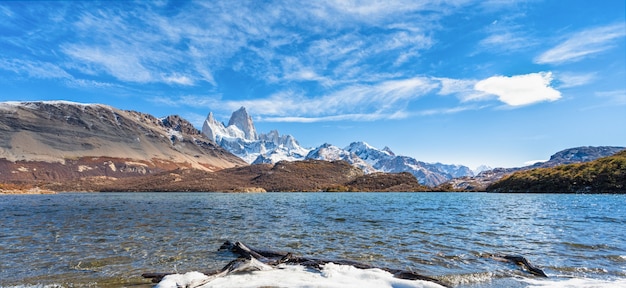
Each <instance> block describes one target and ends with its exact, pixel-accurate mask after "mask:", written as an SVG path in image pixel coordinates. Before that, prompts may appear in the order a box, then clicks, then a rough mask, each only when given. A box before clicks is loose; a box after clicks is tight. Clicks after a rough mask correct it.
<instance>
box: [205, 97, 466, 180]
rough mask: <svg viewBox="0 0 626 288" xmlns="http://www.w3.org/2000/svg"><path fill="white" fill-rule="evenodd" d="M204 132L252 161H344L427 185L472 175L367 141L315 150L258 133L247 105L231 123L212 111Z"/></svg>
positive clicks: (283, 137)
mask: <svg viewBox="0 0 626 288" xmlns="http://www.w3.org/2000/svg"><path fill="white" fill-rule="evenodd" d="M202 133H204V134H205V135H206V136H207V137H208V138H209V139H211V140H213V141H215V142H216V143H217V144H218V145H220V146H221V147H223V148H224V149H226V150H228V151H229V152H231V153H233V154H235V155H237V156H238V157H240V158H242V159H243V160H245V161H246V162H248V163H250V164H261V163H270V164H273V163H276V162H279V161H283V160H286V161H297V160H307V159H315V160H326V161H335V160H343V161H346V162H348V163H350V164H351V165H353V166H356V167H359V168H361V169H362V170H363V172H365V173H374V172H389V173H400V172H409V173H411V174H413V175H415V177H416V178H417V180H418V181H419V183H420V184H423V185H428V186H437V185H439V184H441V183H444V182H446V181H448V180H450V179H452V178H456V177H463V176H473V173H472V171H471V170H470V169H469V168H468V167H466V166H461V165H446V164H441V163H434V164H432V163H424V162H421V161H417V160H415V159H413V158H411V157H407V156H398V155H396V154H394V153H393V152H392V151H391V149H389V148H388V147H385V148H383V149H382V150H381V149H377V148H374V147H372V146H370V145H368V144H367V143H365V142H354V143H352V144H350V145H348V147H346V148H343V149H342V148H339V147H337V146H334V145H331V144H328V143H326V144H323V145H321V146H320V147H317V148H315V149H310V148H303V147H302V146H300V144H298V141H296V139H295V138H294V137H293V136H291V135H280V134H279V133H278V131H276V130H273V131H270V132H269V133H267V134H263V133H257V131H256V129H255V127H254V123H253V122H252V118H251V117H250V115H248V112H247V111H246V109H245V108H244V107H241V108H240V109H239V110H237V111H235V112H233V114H232V116H231V117H230V120H229V121H228V126H226V125H224V124H223V123H222V122H218V121H217V120H215V118H214V116H213V113H209V115H208V116H207V119H206V120H205V121H204V125H203V127H202Z"/></svg>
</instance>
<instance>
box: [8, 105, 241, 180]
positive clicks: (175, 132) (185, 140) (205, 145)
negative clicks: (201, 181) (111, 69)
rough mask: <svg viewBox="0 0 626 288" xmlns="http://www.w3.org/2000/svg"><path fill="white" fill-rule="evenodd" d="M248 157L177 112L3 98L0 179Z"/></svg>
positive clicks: (128, 171) (209, 165)
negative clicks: (228, 148)
mask: <svg viewBox="0 0 626 288" xmlns="http://www.w3.org/2000/svg"><path fill="white" fill-rule="evenodd" d="M237 165H246V163H245V162H243V161H241V160H240V159H239V158H238V157H236V156H234V155H232V154H230V153H228V152H227V151H225V150H224V149H222V148H221V147H219V146H217V145H216V144H215V143H214V142H212V141H210V140H209V139H208V138H207V137H205V136H204V135H203V134H202V133H200V131H198V130H197V129H195V128H193V125H191V124H190V123H189V122H187V121H186V120H184V119H182V118H180V117H178V116H169V117H166V118H164V119H158V118H156V117H154V116H151V115H148V114H143V113H139V112H135V111H123V110H119V109H115V108H112V107H109V106H105V105H98V104H78V103H69V102H10V103H8V102H5V103H0V180H29V179H30V180H33V179H37V180H52V179H55V180H64V179H72V178H77V177H83V176H110V177H125V176H136V175H145V174H150V173H154V172H159V171H165V170H170V169H174V168H177V167H189V168H196V169H201V170H207V171H216V170H220V169H224V168H229V167H234V166H237Z"/></svg>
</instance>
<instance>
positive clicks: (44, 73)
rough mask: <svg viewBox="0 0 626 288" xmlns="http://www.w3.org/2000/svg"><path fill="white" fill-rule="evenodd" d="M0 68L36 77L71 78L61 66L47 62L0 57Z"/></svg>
mask: <svg viewBox="0 0 626 288" xmlns="http://www.w3.org/2000/svg"><path fill="white" fill-rule="evenodd" d="M0 69H3V70H8V71H12V72H13V73H16V74H19V75H25V76H28V77H30V78H38V79H72V78H73V77H72V76H71V75H70V74H69V73H67V71H65V70H64V69H63V68H61V67H59V66H57V65H55V64H52V63H48V62H42V61H31V60H21V59H6V58H0Z"/></svg>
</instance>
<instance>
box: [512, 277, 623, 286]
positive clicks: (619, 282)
mask: <svg viewBox="0 0 626 288" xmlns="http://www.w3.org/2000/svg"><path fill="white" fill-rule="evenodd" d="M521 281H523V282H525V283H528V284H529V285H528V286H527V288H543V287H550V288H561V287H562V288H578V287H585V288H605V287H606V288H609V287H611V288H612V287H626V279H616V280H600V279H590V278H571V279H567V280H548V279H522V280H521Z"/></svg>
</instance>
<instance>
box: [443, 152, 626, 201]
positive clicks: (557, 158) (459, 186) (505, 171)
mask: <svg viewBox="0 0 626 288" xmlns="http://www.w3.org/2000/svg"><path fill="white" fill-rule="evenodd" d="M624 149H625V147H614V146H598V147H593V146H583V147H575V148H569V149H565V150H562V151H559V152H557V153H555V154H553V155H552V156H550V160H548V161H545V162H538V163H535V164H533V165H530V166H524V167H516V168H495V169H491V170H486V171H483V172H480V173H479V174H478V175H476V176H474V177H460V178H456V179H452V180H451V181H448V182H446V183H444V184H443V185H441V186H440V187H438V189H440V190H442V189H445V190H448V191H455V190H463V191H484V190H485V189H487V187H488V186H489V185H491V184H492V183H495V182H496V181H498V180H500V179H502V178H503V177H505V176H507V175H510V174H512V173H515V172H518V171H526V170H530V169H535V168H549V167H557V166H560V165H565V164H573V163H582V162H588V161H592V160H596V159H599V158H602V157H607V156H611V155H614V154H615V153H618V152H620V151H622V150H624Z"/></svg>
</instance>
